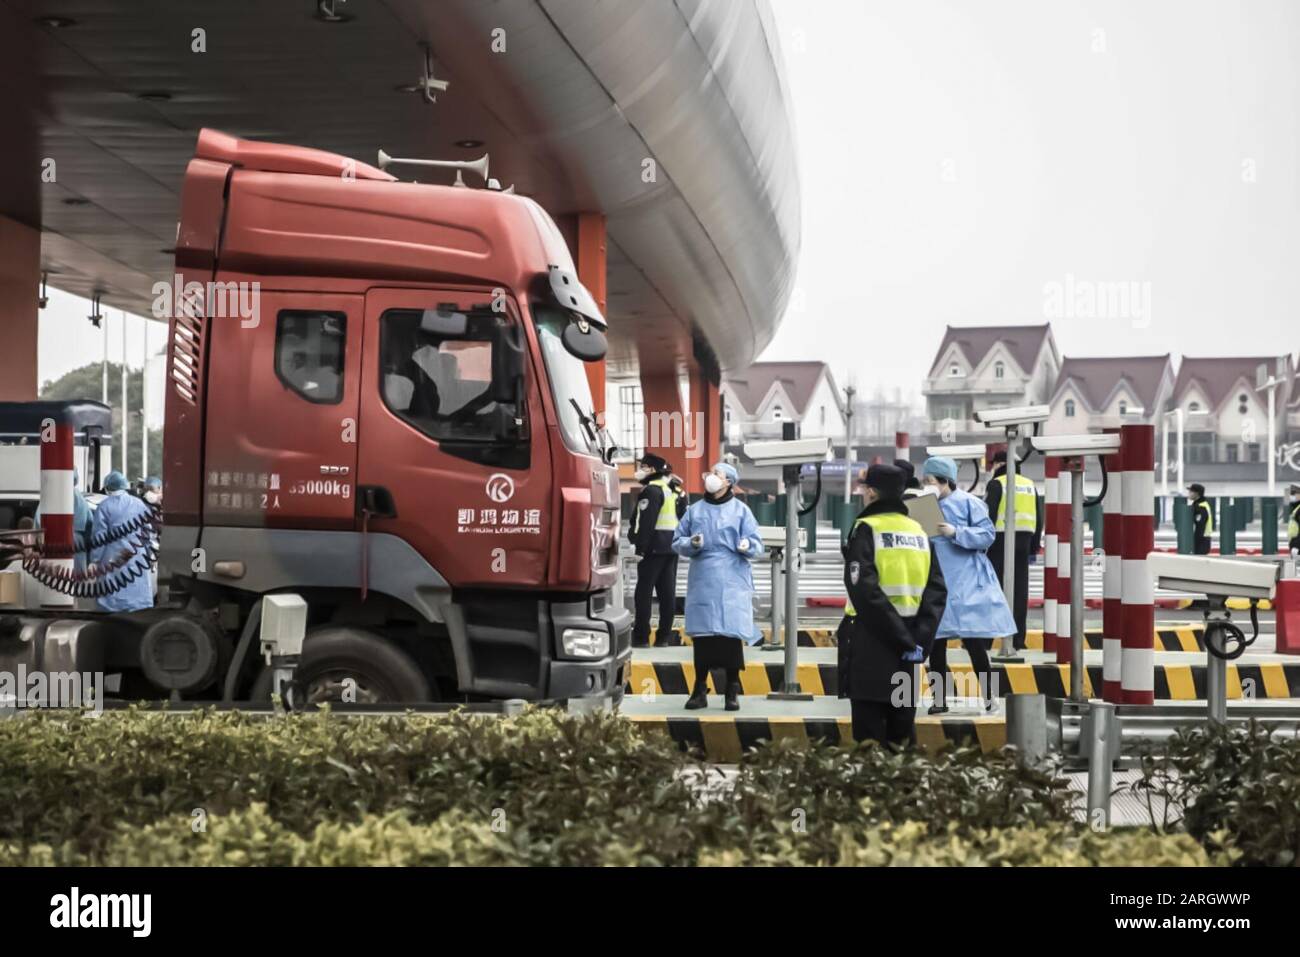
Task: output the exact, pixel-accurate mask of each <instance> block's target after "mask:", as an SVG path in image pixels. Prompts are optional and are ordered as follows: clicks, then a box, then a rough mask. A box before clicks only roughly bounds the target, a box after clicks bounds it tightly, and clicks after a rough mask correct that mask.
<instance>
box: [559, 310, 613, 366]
mask: <svg viewBox="0 0 1300 957" xmlns="http://www.w3.org/2000/svg"><path fill="white" fill-rule="evenodd" d="M560 342H562V343H563V344H564V348H565V350H566V351H567V352H568V353H569V355H571V356H574V357H576V358H578V359H581V360H582V361H583V362H599V361H600V360H601V359H603V358H605V351H606V349H607V348H608V343H607V342H606V340H605V333H603V332H601V331H600V330H599V329H598V328H596V326H595V325H594V324H592V323H589V322H588V321H587V320H586V319H584V318H582V317H581V316H575V317H573V318H571V319H570V320H569V324H568V325H567V326H565V327H564V332H562V333H560Z"/></svg>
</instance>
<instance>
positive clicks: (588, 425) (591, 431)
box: [569, 398, 599, 445]
mask: <svg viewBox="0 0 1300 957" xmlns="http://www.w3.org/2000/svg"><path fill="white" fill-rule="evenodd" d="M569 405H571V406H573V411H574V412H577V413H578V423H579V424H580V425H581V426H582V431H584V432H586V433H587V438H588V439H590V440H591V444H592V445H599V443H598V442H597V440H596V430H595V428H594V426H595V424H596V417H595V416H594V415H588V414H587V413H586V412H583V411H582V406H580V405H578V400H577V399H573V398H570V399H569Z"/></svg>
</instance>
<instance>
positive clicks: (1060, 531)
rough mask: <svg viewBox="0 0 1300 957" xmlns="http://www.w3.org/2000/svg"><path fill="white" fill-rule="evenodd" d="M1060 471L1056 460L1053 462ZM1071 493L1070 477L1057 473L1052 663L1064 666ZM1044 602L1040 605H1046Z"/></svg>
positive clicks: (1069, 650)
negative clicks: (1055, 662) (1054, 656)
mask: <svg viewBox="0 0 1300 957" xmlns="http://www.w3.org/2000/svg"><path fill="white" fill-rule="evenodd" d="M1057 467H1058V468H1060V460H1059V459H1058V460H1057ZM1073 498H1074V490H1073V489H1072V488H1071V487H1070V473H1069V472H1067V471H1065V470H1064V469H1061V470H1060V471H1059V472H1058V473H1057V477H1056V660H1057V662H1058V663H1060V664H1068V663H1069V662H1070V661H1071V660H1072V659H1073V657H1074V645H1073V644H1072V635H1071V630H1070V568H1071V564H1072V562H1071V556H1070V543H1071V541H1072V540H1073V538H1074V536H1075V535H1076V534H1080V533H1079V532H1078V531H1077V530H1076V529H1075V528H1074V519H1073V517H1072V516H1071V515H1070V504H1071V502H1072V501H1073ZM1046 603H1047V602H1046V599H1044V602H1043V604H1044V605H1046Z"/></svg>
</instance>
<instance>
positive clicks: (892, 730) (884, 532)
mask: <svg viewBox="0 0 1300 957" xmlns="http://www.w3.org/2000/svg"><path fill="white" fill-rule="evenodd" d="M905 484H906V477H905V475H904V473H903V470H902V469H900V468H898V467H897V466H894V465H873V466H871V467H870V468H869V469H867V475H866V480H865V485H866V489H865V495H866V500H867V505H866V507H865V508H864V509H863V510H862V512H861V513H860V514H859V515H858V518H857V521H856V522H854V524H853V531H852V533H851V534H850V536H849V542H848V545H847V547H846V549H845V562H844V587H845V589H846V590H847V592H848V601H847V603H846V606H845V609H844V620H843V621H842V622H840V628H839V632H838V634H837V643H838V646H839V685H840V687H839V694H840V697H841V698H848V699H849V701H850V706H851V709H852V715H853V737H854V738H855V739H856V740H858V741H864V740H867V739H871V740H874V741H879V742H880V743H882V744H907V743H909V742H911V741H914V740H915V721H916V706H917V704H918V703H919V701H920V696H921V682H920V671H921V665H920V662H921V661H922V660H923V658H924V656H925V655H927V654H929V652H930V647H931V646H932V645H933V644H934V635H935V632H936V630H938V627H939V620H940V619H941V618H942V617H943V609H944V604H945V602H946V600H947V596H948V590H947V588H946V587H945V586H944V583H943V572H942V571H941V570H940V568H939V562H938V560H937V559H936V558H935V555H934V549H933V546H931V544H930V540H929V538H928V537H927V536H926V534H925V531H924V529H922V528H921V526H920V525H919V524H918V523H917V522H916V521H915V520H914V519H911V518H908V516H907V506H906V505H905V504H904V503H903V489H904V486H905Z"/></svg>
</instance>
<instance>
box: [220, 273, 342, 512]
mask: <svg viewBox="0 0 1300 957" xmlns="http://www.w3.org/2000/svg"><path fill="white" fill-rule="evenodd" d="M258 301H259V309H258V311H257V314H256V315H255V317H254V318H253V319H252V320H250V318H249V317H244V318H241V317H239V316H237V315H234V314H229V315H230V318H218V319H214V320H211V323H212V330H213V333H212V344H211V347H210V348H211V349H212V354H211V364H210V366H209V369H208V376H209V378H208V383H209V386H208V402H207V426H206V436H207V438H206V442H205V451H204V469H203V473H204V483H203V484H204V497H203V509H204V511H203V514H204V523H205V524H208V525H234V526H249V525H252V526H269V527H287V528H299V529H352V528H353V527H354V525H355V523H356V520H355V514H356V511H355V501H356V497H355V487H356V469H357V432H358V422H357V414H358V412H357V410H358V403H359V400H360V395H361V339H362V327H363V325H364V322H363V320H364V312H363V307H364V300H363V299H362V297H361V296H343V295H324V294H318V293H298V292H262V293H261V295H260V297H259V300H258Z"/></svg>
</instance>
